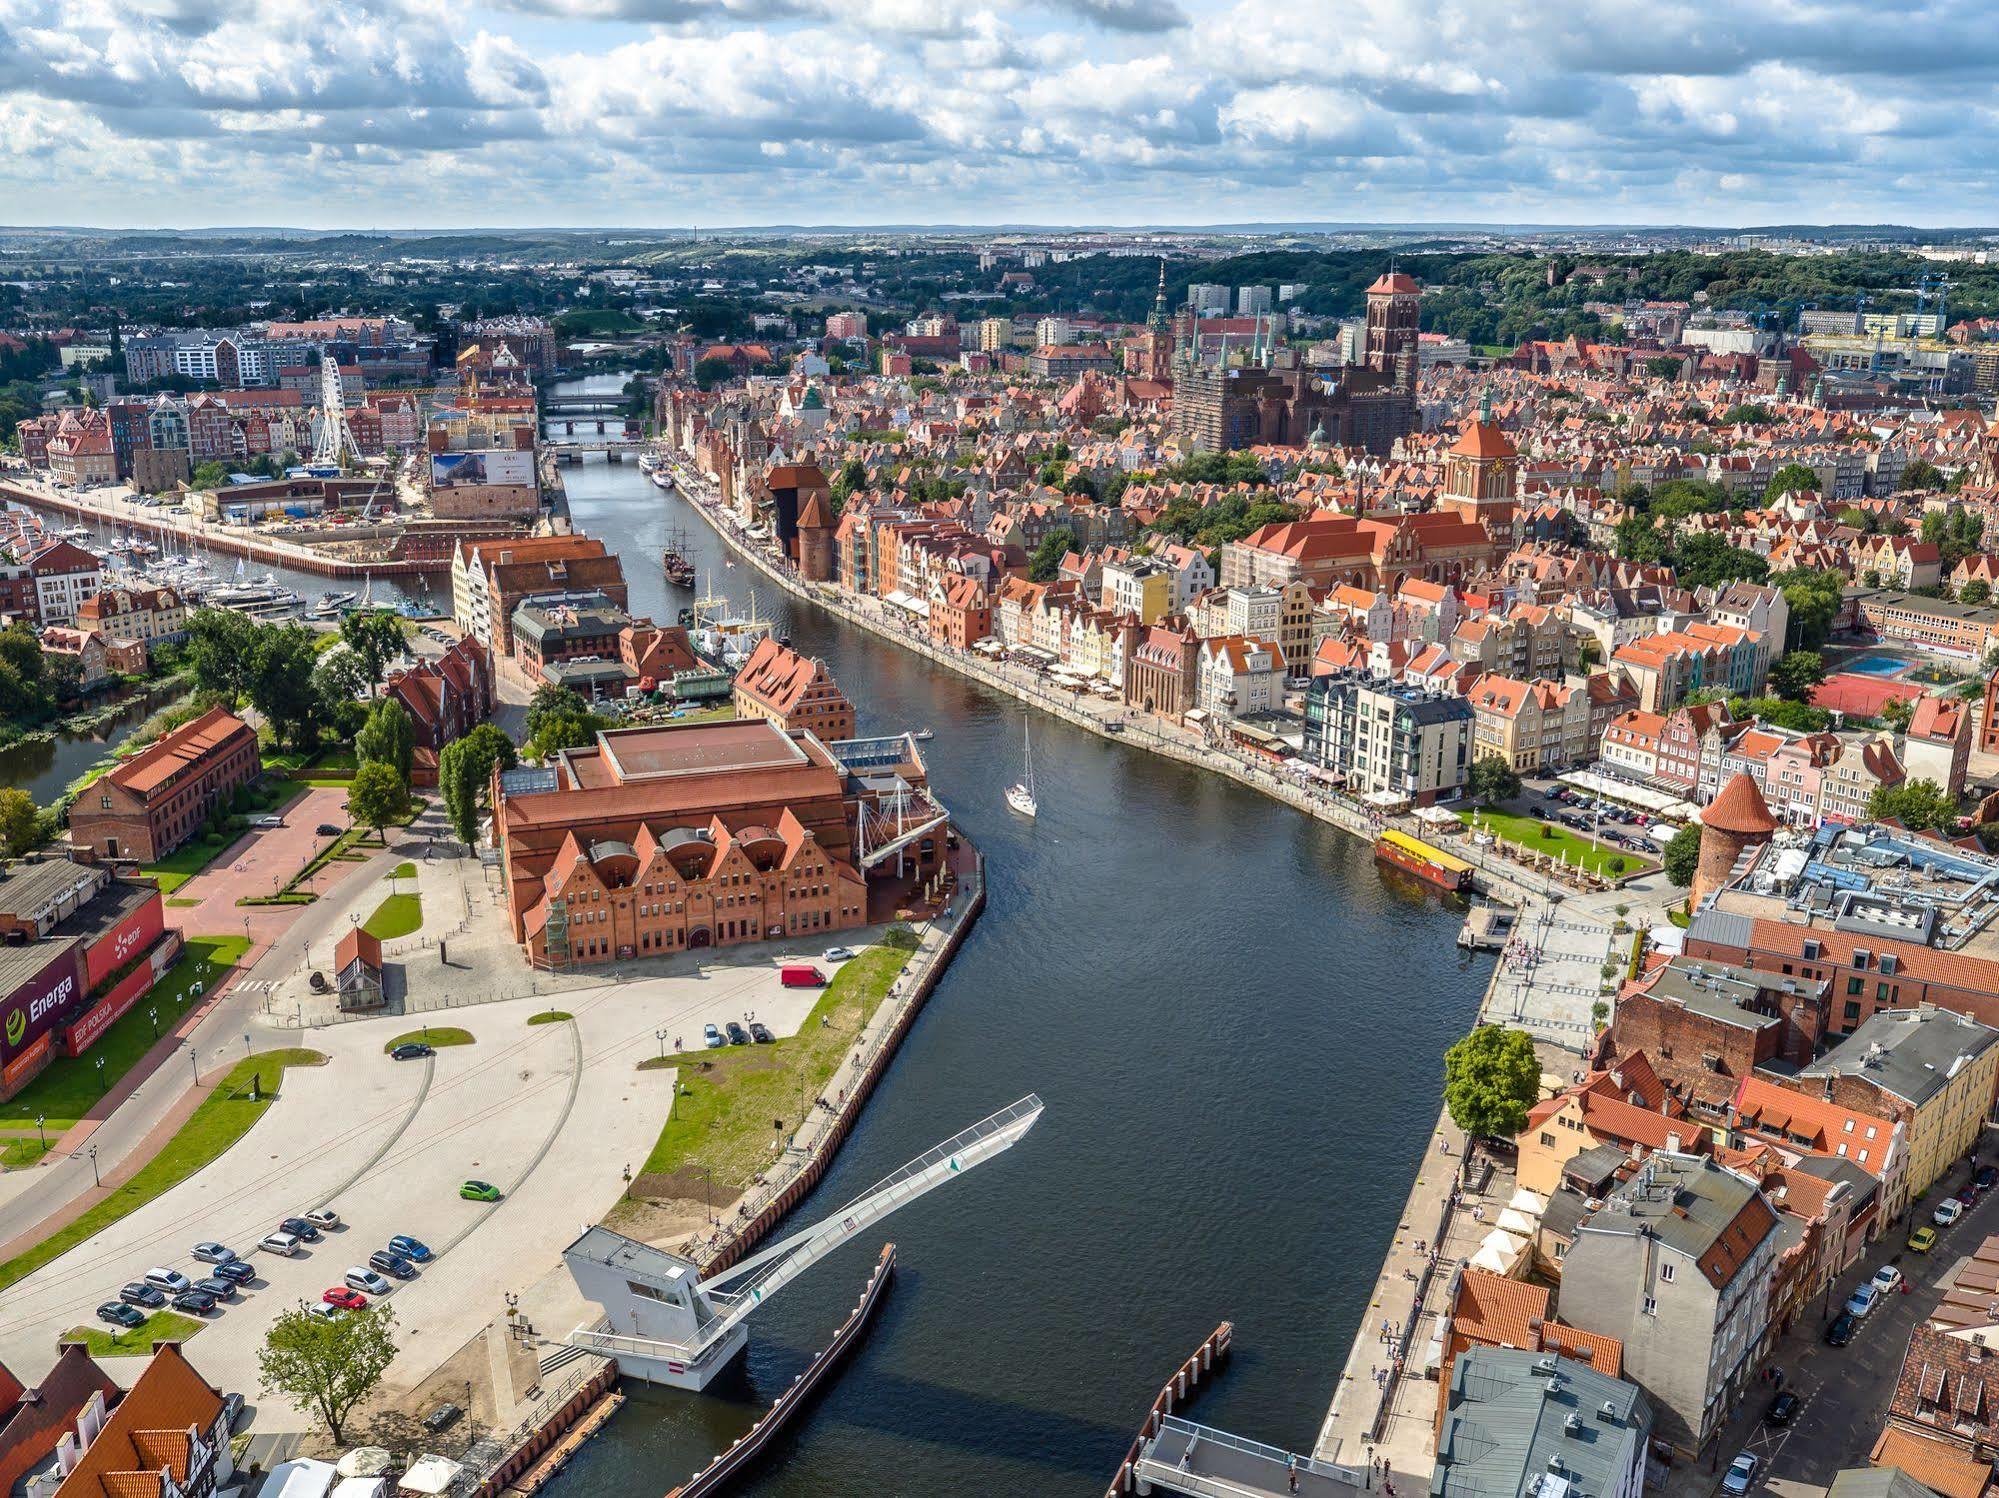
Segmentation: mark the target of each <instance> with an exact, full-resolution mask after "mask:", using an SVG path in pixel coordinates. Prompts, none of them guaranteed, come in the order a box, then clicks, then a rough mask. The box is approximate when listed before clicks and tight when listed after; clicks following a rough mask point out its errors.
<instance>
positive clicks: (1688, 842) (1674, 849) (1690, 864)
mask: <svg viewBox="0 0 1999 1498" xmlns="http://www.w3.org/2000/svg"><path fill="white" fill-rule="evenodd" d="M1700 861H1701V830H1700V828H1699V827H1697V826H1695V825H1693V824H1692V823H1689V824H1688V825H1687V826H1685V827H1682V828H1681V829H1680V830H1679V831H1678V832H1676V833H1674V834H1673V840H1672V841H1671V842H1670V843H1668V844H1666V853H1665V858H1664V862H1665V865H1666V877H1667V878H1668V879H1670V880H1672V881H1673V883H1675V884H1677V885H1678V886H1679V887H1680V888H1681V889H1685V888H1686V887H1687V886H1688V885H1690V884H1692V883H1693V882H1694V870H1695V869H1697V868H1698V867H1699V866H1700Z"/></svg>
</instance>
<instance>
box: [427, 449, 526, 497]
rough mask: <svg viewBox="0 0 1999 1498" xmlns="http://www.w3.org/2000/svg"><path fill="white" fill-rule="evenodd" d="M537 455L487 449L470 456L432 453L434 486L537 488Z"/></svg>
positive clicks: (469, 454) (431, 473)
mask: <svg viewBox="0 0 1999 1498" xmlns="http://www.w3.org/2000/svg"><path fill="white" fill-rule="evenodd" d="M534 481H535V480H534V454H533V453H532V452H517V451H515V450H513V449H512V448H498V447H493V448H485V449H483V450H481V451H479V452H469V453H432V454H431V455H430V487H431V488H433V489H468V488H474V487H477V486H480V485H495V484H500V485H519V486H523V487H528V488H532V487H533V485H534Z"/></svg>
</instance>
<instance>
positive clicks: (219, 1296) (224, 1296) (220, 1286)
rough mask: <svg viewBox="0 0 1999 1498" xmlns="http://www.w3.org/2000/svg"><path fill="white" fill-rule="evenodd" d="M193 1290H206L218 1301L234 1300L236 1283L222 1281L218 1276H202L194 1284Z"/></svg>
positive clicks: (226, 1280)
mask: <svg viewBox="0 0 1999 1498" xmlns="http://www.w3.org/2000/svg"><path fill="white" fill-rule="evenodd" d="M194 1288H195V1289H197V1290H206V1291H207V1292H208V1293H209V1294H210V1295H213V1296H214V1297H215V1298H216V1300H218V1301H223V1300H234V1299H235V1298H236V1281H234V1280H228V1279H224V1278H223V1277H222V1276H221V1275H219V1274H210V1275H204V1276H203V1277H202V1278H200V1279H198V1280H196V1281H195V1282H194Z"/></svg>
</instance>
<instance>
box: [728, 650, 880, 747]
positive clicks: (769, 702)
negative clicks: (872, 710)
mask: <svg viewBox="0 0 1999 1498" xmlns="http://www.w3.org/2000/svg"><path fill="white" fill-rule="evenodd" d="M734 698H735V703H736V713H737V715H738V716H739V717H744V718H765V719H768V720H769V721H770V722H772V723H775V724H776V725H777V726H778V727H779V728H782V729H784V730H786V731H787V732H790V731H792V730H794V729H800V728H805V729H810V730H811V731H812V732H813V733H815V734H817V735H818V736H819V738H820V740H821V741H822V742H824V743H837V742H838V741H839V740H841V739H851V738H852V737H854V704H853V703H851V702H849V701H848V700H847V694H846V693H845V692H842V691H841V690H840V684H839V683H838V682H836V681H834V680H833V673H832V672H831V671H829V670H828V669H827V668H826V663H825V662H824V661H817V660H812V659H810V658H808V657H806V656H802V655H800V654H799V653H798V652H797V651H795V650H792V649H790V648H789V647H788V646H784V645H780V644H778V642H777V641H776V640H775V639H773V638H772V637H770V636H768V635H766V636H765V637H764V638H763V639H762V640H760V641H758V642H757V648H756V649H755V650H753V651H751V652H750V658H749V659H748V660H747V661H745V662H744V663H743V669H742V670H740V671H738V672H737V673H736V681H735V687H734Z"/></svg>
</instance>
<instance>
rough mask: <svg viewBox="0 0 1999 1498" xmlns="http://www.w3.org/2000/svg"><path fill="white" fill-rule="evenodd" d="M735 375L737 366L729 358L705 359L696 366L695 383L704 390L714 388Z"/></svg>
mask: <svg viewBox="0 0 1999 1498" xmlns="http://www.w3.org/2000/svg"><path fill="white" fill-rule="evenodd" d="M735 377H736V370H735V366H734V365H732V364H730V363H729V361H728V360H727V359H703V360H701V361H700V362H699V363H697V364H696V365H695V366H694V383H695V384H697V385H699V386H700V387H701V388H702V389H703V390H713V389H714V388H715V387H716V386H717V385H719V384H721V383H722V382H723V381H724V380H733V379H734V378H735Z"/></svg>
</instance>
